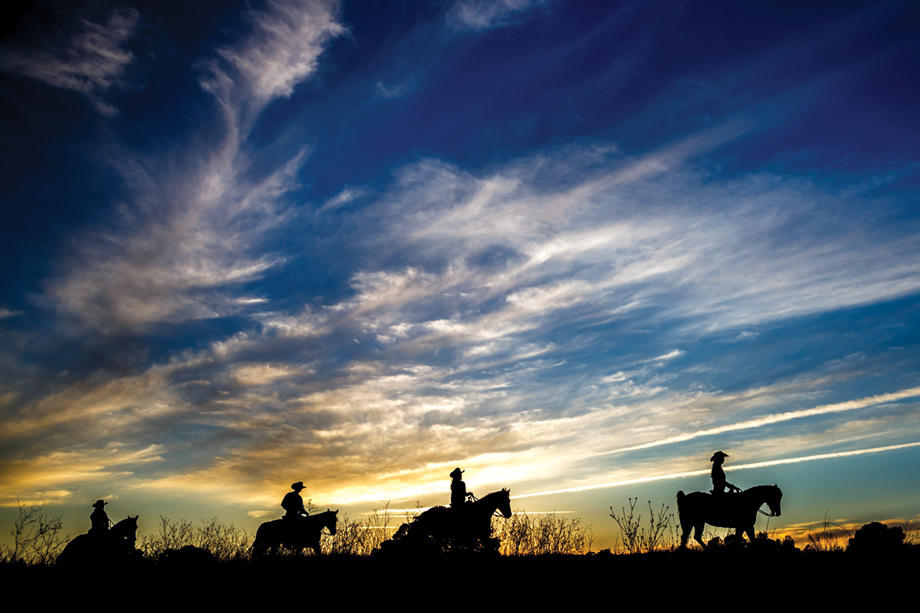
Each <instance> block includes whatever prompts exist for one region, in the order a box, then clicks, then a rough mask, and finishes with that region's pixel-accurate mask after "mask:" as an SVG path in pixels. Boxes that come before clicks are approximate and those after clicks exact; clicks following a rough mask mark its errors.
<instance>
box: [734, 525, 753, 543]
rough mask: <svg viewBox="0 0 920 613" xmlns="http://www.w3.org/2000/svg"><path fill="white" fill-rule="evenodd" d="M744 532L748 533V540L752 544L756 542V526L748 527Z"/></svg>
mask: <svg viewBox="0 0 920 613" xmlns="http://www.w3.org/2000/svg"><path fill="white" fill-rule="evenodd" d="M744 531H745V532H746V533H747V535H748V539H750V541H751V543H753V542H754V526H753V525H751V526H748V527H747V528H745V529H744ZM738 532H739V534H740V532H741V531H740V530H739V531H738Z"/></svg>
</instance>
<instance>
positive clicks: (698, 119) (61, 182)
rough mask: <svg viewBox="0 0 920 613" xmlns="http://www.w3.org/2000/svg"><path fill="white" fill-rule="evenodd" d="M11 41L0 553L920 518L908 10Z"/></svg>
mask: <svg viewBox="0 0 920 613" xmlns="http://www.w3.org/2000/svg"><path fill="white" fill-rule="evenodd" d="M0 10H2V12H3V18H2V19H0V22H2V23H3V24H4V25H3V26H2V31H0V109H2V112H0V122H2V123H0V139H2V149H0V151H2V153H0V155H2V164H0V181H2V187H3V191H2V193H3V196H2V200H0V202H2V205H0V272H2V274H0V423H2V428H0V523H4V524H11V522H12V518H13V516H14V514H15V512H16V509H17V505H18V504H20V503H21V504H25V505H35V506H41V507H42V508H43V509H45V510H46V511H48V512H50V513H55V514H56V513H60V514H63V516H64V520H65V527H66V528H67V529H69V530H70V532H71V533H74V534H76V533H78V532H80V531H83V530H85V529H88V527H89V522H88V515H89V513H90V512H91V510H92V509H91V506H90V505H91V504H92V502H93V501H95V500H96V499H98V498H104V499H106V500H107V501H108V502H109V506H108V507H107V510H108V513H109V515H110V516H111V517H112V518H113V519H117V518H120V517H123V516H126V515H128V514H132V515H133V514H138V513H139V514H140V515H141V520H140V524H141V530H142V532H143V531H144V524H145V523H147V525H148V526H150V528H148V530H152V527H153V526H154V524H155V523H156V518H157V517H158V516H160V515H163V516H169V517H182V518H185V519H192V520H194V519H198V518H210V517H219V518H220V519H222V520H224V521H228V522H233V523H235V524H237V525H240V526H243V527H246V528H248V529H250V530H251V529H254V528H255V527H256V526H257V525H258V523H259V522H260V521H264V520H265V519H270V518H273V517H277V516H279V515H280V514H281V513H282V510H281V508H280V502H281V499H282V497H283V496H284V494H285V493H286V492H287V491H288V490H289V487H290V484H291V483H292V482H294V481H299V480H303V481H304V482H305V483H306V486H307V488H306V491H305V492H304V498H305V499H310V500H311V501H312V503H313V504H314V505H316V506H317V507H330V508H339V509H343V510H344V511H345V512H346V513H348V514H350V515H351V516H352V517H360V516H361V514H362V513H367V512H370V511H372V510H373V509H381V508H384V507H386V506H387V505H388V506H389V508H391V509H406V508H409V509H411V508H417V507H419V506H422V507H424V506H428V505H433V504H445V503H446V502H447V501H448V500H449V477H448V474H449V473H450V471H451V470H452V469H453V468H454V467H457V466H459V467H461V468H463V469H464V470H465V471H466V472H465V475H464V480H465V481H466V484H467V487H468V489H469V490H471V491H473V492H474V493H476V494H480V495H482V494H485V493H488V492H490V491H494V490H497V489H500V488H510V490H511V495H512V499H513V500H512V503H513V508H514V509H516V510H518V511H522V510H523V511H530V512H546V511H557V512H563V513H568V514H573V515H575V516H578V517H582V518H584V519H585V521H586V523H589V524H591V526H592V529H593V531H594V534H595V542H594V545H595V547H607V546H612V545H614V544H615V541H616V530H615V524H614V522H613V520H612V519H611V518H610V517H609V507H610V506H613V507H614V508H619V507H620V506H622V505H623V504H625V503H626V502H627V499H628V498H630V497H634V498H635V497H638V498H639V499H640V500H642V501H643V503H642V504H643V505H644V501H646V500H650V501H652V502H653V503H654V504H655V505H656V506H657V505H659V504H666V505H670V507H671V509H672V510H673V509H674V496H675V494H676V492H677V490H679V489H680V490H684V491H693V490H708V489H709V488H710V487H711V485H710V480H709V470H710V466H711V465H710V463H709V458H710V456H711V455H712V453H713V452H714V451H716V450H723V451H725V452H726V453H728V455H729V457H728V459H727V461H726V464H725V470H726V473H727V476H728V480H729V481H730V482H732V483H734V484H736V485H738V486H740V487H751V486H753V485H757V484H761V483H771V484H772V483H777V484H779V485H780V487H781V488H782V489H783V492H784V497H783V514H782V516H781V517H779V518H775V519H770V523H769V524H768V527H769V528H770V529H775V530H786V531H788V532H792V533H796V534H805V533H807V531H808V530H810V529H813V528H814V527H815V526H817V525H819V524H820V523H822V522H823V521H824V519H825V518H826V517H827V518H832V519H833V520H834V521H836V522H838V523H841V524H843V525H850V524H855V525H858V523H859V522H864V521H871V520H888V521H898V520H900V521H910V520H916V519H918V517H920V471H918V467H920V377H918V374H920V352H918V351H917V349H918V345H920V238H918V237H920V206H918V187H920V155H918V151H920V149H918V147H917V144H916V135H917V134H920V116H918V114H917V112H916V109H917V108H920V85H918V84H917V79H916V75H917V74H918V73H920V36H918V34H920V10H918V7H917V6H916V4H914V3H910V2H867V3H860V2H837V3H825V2H818V3H811V2H801V1H797V2H763V3H761V2H751V3H737V2H708V3H703V4H699V3H678V2H657V1H644V2H620V3H617V2H586V1H577V0H576V1H572V2H568V1H567V2H561V1H554V0H544V1H535V0H495V1H492V2H486V1H479V0H456V1H443V2H400V1H397V0H394V1H392V2H357V1H355V2H350V1H343V2H335V1H331V0H329V1H327V0H290V1H289V0H270V1H267V2H263V1H257V0H250V1H247V2H226V1H222V2H206V1H201V2H193V3H163V2H144V3H131V4H125V3H121V2H102V1H98V2H67V3H63V2H42V3H24V2H10V3H4V5H3V8H2V9H0ZM640 506H641V505H640ZM764 522H765V519H764V518H763V517H761V519H760V520H759V523H758V529H762V528H763V527H764Z"/></svg>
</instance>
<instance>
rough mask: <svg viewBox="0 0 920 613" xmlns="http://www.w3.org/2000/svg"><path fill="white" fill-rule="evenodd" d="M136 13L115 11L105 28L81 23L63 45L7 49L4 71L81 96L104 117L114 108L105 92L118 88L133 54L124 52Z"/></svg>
mask: <svg viewBox="0 0 920 613" xmlns="http://www.w3.org/2000/svg"><path fill="white" fill-rule="evenodd" d="M139 18H140V15H139V13H138V12H137V11H136V10H134V9H131V8H123V9H115V10H113V11H112V12H111V13H110V14H109V18H108V21H106V23H105V24H99V23H95V22H92V21H88V20H81V22H80V24H79V26H78V31H77V32H74V33H73V34H72V35H71V36H70V37H68V38H67V40H66V41H65V42H64V43H57V44H55V45H54V46H53V47H52V48H48V49H41V50H36V49H23V48H19V49H10V50H8V51H5V52H4V53H3V54H2V55H0V65H2V67H3V69H4V70H8V71H10V72H14V73H19V74H23V75H26V76H28V77H31V78H33V79H37V80H39V81H43V82H45V83H47V84H48V85H51V86H53V87H60V88H63V89H70V90H73V91H77V92H80V93H82V94H84V95H85V96H86V97H87V98H88V99H89V100H90V101H91V102H92V103H93V104H94V105H95V107H96V109H97V110H98V111H99V112H100V113H102V114H104V115H112V114H114V113H115V112H116V109H115V107H113V106H111V105H110V104H109V103H107V102H105V100H104V94H105V92H106V91H107V90H108V89H110V88H111V87H113V86H116V85H118V84H119V83H120V82H121V79H122V77H123V75H124V73H125V69H126V68H127V67H128V65H129V64H131V62H132V61H134V54H133V53H131V51H130V50H128V49H126V48H125V45H126V43H127V42H128V40H129V39H130V38H131V37H132V35H133V34H134V30H135V28H136V27H137V23H138V20H139Z"/></svg>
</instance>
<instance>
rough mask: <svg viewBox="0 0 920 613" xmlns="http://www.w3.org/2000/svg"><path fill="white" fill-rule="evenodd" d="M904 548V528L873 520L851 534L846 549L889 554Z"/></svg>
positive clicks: (865, 552) (853, 551)
mask: <svg viewBox="0 0 920 613" xmlns="http://www.w3.org/2000/svg"><path fill="white" fill-rule="evenodd" d="M903 549H904V530H903V529H901V527H900V526H891V527H889V526H886V525H885V524H883V523H879V522H877V521H874V522H872V523H869V524H865V525H864V526H862V527H861V528H860V529H859V530H857V531H856V533H855V534H854V535H853V538H851V539H850V543H849V545H848V546H847V551H848V552H851V553H860V554H891V553H897V552H899V551H902V550H903Z"/></svg>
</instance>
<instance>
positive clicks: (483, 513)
mask: <svg viewBox="0 0 920 613" xmlns="http://www.w3.org/2000/svg"><path fill="white" fill-rule="evenodd" d="M496 511H499V512H500V513H501V515H502V517H504V518H505V519H508V518H509V517H511V495H510V491H509V490H506V489H503V490H500V491H497V492H492V493H491V494H488V495H486V496H483V497H482V498H480V499H479V500H476V501H475V502H471V503H469V504H464V505H463V506H462V507H459V508H448V507H441V506H438V507H432V508H430V509H428V510H427V511H425V512H424V513H422V514H421V515H419V516H418V517H417V518H415V520H414V521H412V522H410V523H406V524H403V525H402V526H400V527H399V529H398V530H397V531H396V533H395V534H394V535H393V539H392V540H391V541H387V543H385V548H386V549H388V550H390V551H397V550H402V551H408V552H425V551H431V552H442V553H443V552H450V551H486V552H496V551H498V545H499V542H498V539H495V538H492V516H493V515H494V514H495V512H496Z"/></svg>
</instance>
